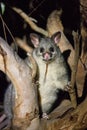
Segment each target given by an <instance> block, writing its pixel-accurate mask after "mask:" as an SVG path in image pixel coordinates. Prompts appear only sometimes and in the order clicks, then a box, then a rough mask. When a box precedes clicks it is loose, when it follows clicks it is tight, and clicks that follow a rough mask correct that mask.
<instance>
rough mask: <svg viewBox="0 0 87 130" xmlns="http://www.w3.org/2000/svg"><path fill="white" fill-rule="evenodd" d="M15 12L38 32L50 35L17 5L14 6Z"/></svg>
mask: <svg viewBox="0 0 87 130" xmlns="http://www.w3.org/2000/svg"><path fill="white" fill-rule="evenodd" d="M12 9H13V10H14V11H15V12H17V13H18V14H19V15H20V16H21V17H22V18H23V19H24V20H25V21H26V22H27V23H28V24H29V26H30V27H31V28H32V29H33V30H35V31H36V32H38V33H42V34H43V35H45V36H48V32H47V31H45V30H44V29H42V28H40V27H38V26H37V25H36V24H35V23H34V22H32V21H31V19H30V18H29V17H28V15H26V14H25V13H24V12H23V11H22V10H21V9H18V8H16V7H13V8H12Z"/></svg>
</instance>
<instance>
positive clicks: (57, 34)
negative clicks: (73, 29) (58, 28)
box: [51, 32, 61, 44]
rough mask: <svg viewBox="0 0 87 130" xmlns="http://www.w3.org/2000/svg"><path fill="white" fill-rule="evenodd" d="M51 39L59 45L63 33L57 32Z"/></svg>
mask: <svg viewBox="0 0 87 130" xmlns="http://www.w3.org/2000/svg"><path fill="white" fill-rule="evenodd" d="M51 39H52V40H53V41H54V42H55V43H56V44H58V42H59V41H60V39H61V32H56V33H55V34H53V35H52V37H51Z"/></svg>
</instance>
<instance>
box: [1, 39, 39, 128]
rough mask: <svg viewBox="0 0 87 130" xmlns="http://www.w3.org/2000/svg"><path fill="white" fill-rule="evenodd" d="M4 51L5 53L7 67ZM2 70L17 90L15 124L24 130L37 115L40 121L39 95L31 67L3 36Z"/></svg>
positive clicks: (14, 111)
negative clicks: (33, 81)
mask: <svg viewBox="0 0 87 130" xmlns="http://www.w3.org/2000/svg"><path fill="white" fill-rule="evenodd" d="M3 53H4V54H5V64H6V69H5V67H4V61H3V55H2V54H3ZM0 70H2V71H3V72H4V73H6V75H8V77H9V78H10V80H11V81H12V83H13V85H14V87H15V91H16V96H15V105H14V110H13V113H14V118H13V126H14V127H19V126H20V128H21V130H24V129H25V128H28V127H30V126H29V125H30V124H32V123H31V122H33V119H34V118H35V117H36V118H35V119H36V122H37V123H38V121H39V120H38V105H37V100H36V99H37V97H36V92H35V89H34V87H35V86H33V84H32V76H31V75H32V73H31V69H30V68H29V66H27V64H25V62H24V61H23V60H22V59H21V58H20V57H19V56H18V55H17V54H16V53H15V54H14V51H13V49H12V48H11V47H10V46H9V45H8V44H7V43H6V42H5V41H4V40H3V39H2V38H0ZM25 99H26V100H25ZM35 119H34V120H35ZM34 123H35V122H34ZM27 125H28V126H27ZM34 126H35V125H34ZM35 130H36V129H35Z"/></svg>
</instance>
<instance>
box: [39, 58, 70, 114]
mask: <svg viewBox="0 0 87 130" xmlns="http://www.w3.org/2000/svg"><path fill="white" fill-rule="evenodd" d="M36 61H37V63H38V67H39V89H38V90H39V95H40V102H41V108H42V111H43V112H47V113H48V112H49V110H50V109H51V107H52V105H53V103H54V102H55V100H56V99H57V93H58V91H59V89H62V90H63V89H64V86H65V85H67V83H68V75H67V71H66V67H65V66H64V63H63V61H62V62H61V61H60V64H58V63H57V61H55V62H52V63H49V64H48V66H46V64H45V63H44V62H42V61H40V60H37V59H36ZM46 67H47V68H46ZM46 69H47V70H46ZM46 71H47V72H46Z"/></svg>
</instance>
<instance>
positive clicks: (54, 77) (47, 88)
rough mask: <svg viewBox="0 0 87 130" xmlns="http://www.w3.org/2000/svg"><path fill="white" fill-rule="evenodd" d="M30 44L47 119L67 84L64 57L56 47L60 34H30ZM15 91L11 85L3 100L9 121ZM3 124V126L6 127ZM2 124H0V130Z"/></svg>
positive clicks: (67, 78)
mask: <svg viewBox="0 0 87 130" xmlns="http://www.w3.org/2000/svg"><path fill="white" fill-rule="evenodd" d="M30 38H31V42H32V43H33V45H34V47H35V49H34V51H33V57H34V58H35V60H36V63H37V65H38V71H39V87H38V92H39V103H40V108H41V111H42V113H43V114H42V116H43V117H46V118H48V117H47V115H46V113H47V114H48V113H49V112H50V110H51V108H52V106H53V104H54V102H55V101H56V99H57V98H58V96H57V95H58V92H59V90H60V89H62V90H65V89H66V86H67V85H68V83H69V75H68V69H67V65H66V62H65V60H64V57H63V55H62V53H61V51H60V49H59V47H58V46H57V43H58V42H59V41H60V39H61V32H57V33H55V34H54V35H53V36H52V37H51V38H48V37H40V36H39V35H37V34H34V33H31V34H30ZM14 97H15V90H14V87H13V86H12V84H11V85H10V86H9V87H8V89H7V91H6V94H5V99H4V111H5V115H6V117H7V118H8V120H7V122H6V123H7V124H8V121H10V120H11V119H12V117H13V113H12V108H13V106H14V102H15V101H14V99H15V98H14ZM7 124H5V125H7ZM2 127H3V124H2V125H1V124H0V128H2Z"/></svg>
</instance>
